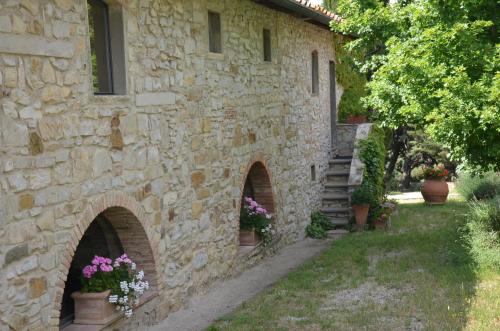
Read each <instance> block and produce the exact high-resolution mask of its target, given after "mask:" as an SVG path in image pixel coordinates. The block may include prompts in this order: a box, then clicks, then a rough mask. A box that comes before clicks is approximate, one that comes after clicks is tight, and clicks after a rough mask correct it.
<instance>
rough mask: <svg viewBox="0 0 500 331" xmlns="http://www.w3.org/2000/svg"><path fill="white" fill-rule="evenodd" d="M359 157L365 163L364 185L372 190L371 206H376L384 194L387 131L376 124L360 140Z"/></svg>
mask: <svg viewBox="0 0 500 331" xmlns="http://www.w3.org/2000/svg"><path fill="white" fill-rule="evenodd" d="M359 157H360V159H361V161H362V162H363V164H364V172H363V182H362V186H366V187H367V189H370V190H371V192H372V196H373V198H372V200H371V203H370V207H373V208H375V207H376V206H378V205H379V204H380V202H381V201H382V199H383V196H384V191H385V190H384V165H385V133H384V130H382V129H381V128H379V127H378V126H376V125H374V126H373V127H372V131H371V132H370V134H369V135H368V137H366V139H363V140H361V141H360V142H359Z"/></svg>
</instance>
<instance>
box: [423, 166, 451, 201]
mask: <svg viewBox="0 0 500 331" xmlns="http://www.w3.org/2000/svg"><path fill="white" fill-rule="evenodd" d="M422 177H423V178H424V183H423V184H422V187H421V188H420V192H421V193H422V196H423V197H424V200H425V202H427V203H428V204H431V205H442V204H444V203H445V202H446V199H447V198H448V193H449V189H448V183H446V181H445V180H446V178H447V177H448V170H446V168H445V167H444V165H442V164H438V165H437V166H434V167H424V168H423V169H422Z"/></svg>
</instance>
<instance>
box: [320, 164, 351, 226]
mask: <svg viewBox="0 0 500 331" xmlns="http://www.w3.org/2000/svg"><path fill="white" fill-rule="evenodd" d="M351 161H352V157H348V156H343V157H336V158H334V159H332V160H330V161H329V169H328V171H327V172H326V183H325V189H324V191H323V194H322V209H321V211H322V212H323V213H324V214H325V215H327V216H328V218H329V219H330V221H331V222H332V224H333V225H335V227H336V228H339V227H346V226H347V225H348V224H349V217H350V211H351V207H350V203H349V185H348V181H349V172H350V168H351Z"/></svg>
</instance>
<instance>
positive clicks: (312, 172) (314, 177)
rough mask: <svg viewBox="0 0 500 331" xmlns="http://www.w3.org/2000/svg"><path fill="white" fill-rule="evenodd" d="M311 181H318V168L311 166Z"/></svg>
mask: <svg viewBox="0 0 500 331" xmlns="http://www.w3.org/2000/svg"><path fill="white" fill-rule="evenodd" d="M311 181H313V182H314V181H316V166H315V165H312V166H311Z"/></svg>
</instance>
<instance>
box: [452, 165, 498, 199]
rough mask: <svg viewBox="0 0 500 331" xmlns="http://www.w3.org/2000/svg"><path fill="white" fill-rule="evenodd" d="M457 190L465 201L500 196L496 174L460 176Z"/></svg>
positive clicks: (465, 174) (467, 174) (466, 174)
mask: <svg viewBox="0 0 500 331" xmlns="http://www.w3.org/2000/svg"><path fill="white" fill-rule="evenodd" d="M457 190H458V192H459V193H460V194H461V195H462V196H463V197H464V198H465V199H467V200H473V199H477V200H483V199H491V198H493V197H494V196H496V195H498V194H500V174H499V173H496V172H487V173H485V174H481V175H473V174H470V173H464V174H461V175H460V176H459V178H458V182H457Z"/></svg>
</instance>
